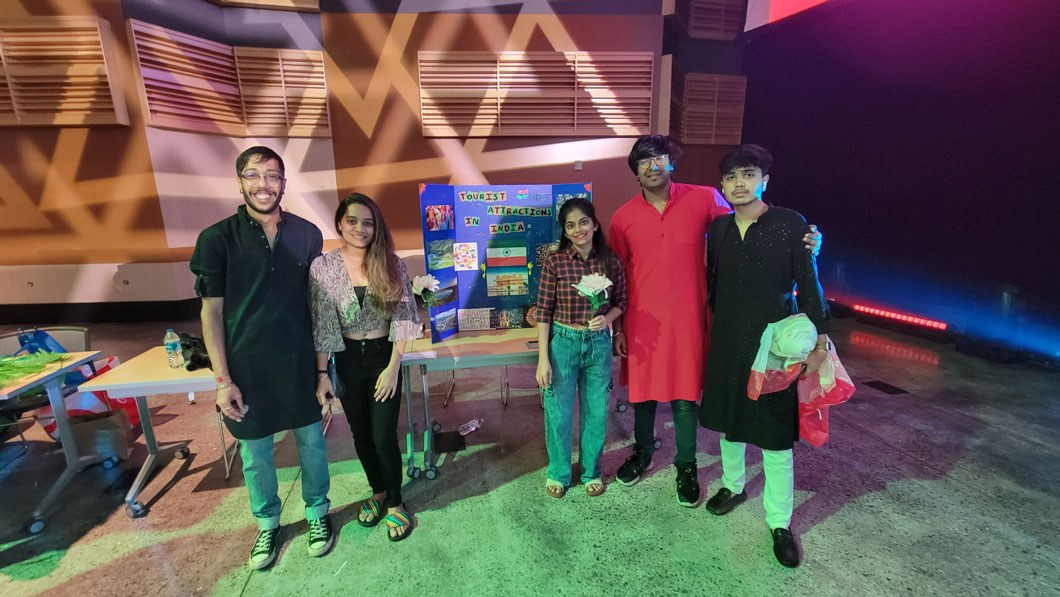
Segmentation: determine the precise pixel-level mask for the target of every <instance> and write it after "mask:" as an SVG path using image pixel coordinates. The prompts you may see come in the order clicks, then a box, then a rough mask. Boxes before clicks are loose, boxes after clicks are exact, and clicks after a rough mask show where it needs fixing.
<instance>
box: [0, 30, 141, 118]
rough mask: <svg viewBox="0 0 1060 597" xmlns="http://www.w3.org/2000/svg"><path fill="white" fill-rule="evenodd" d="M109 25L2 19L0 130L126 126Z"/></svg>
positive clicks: (0, 40) (125, 111)
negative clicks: (21, 127) (39, 127)
mask: <svg viewBox="0 0 1060 597" xmlns="http://www.w3.org/2000/svg"><path fill="white" fill-rule="evenodd" d="M116 72H117V65H116V56H115V54H114V40H113V37H112V36H111V32H110V26H109V25H108V24H107V22H106V21H103V20H101V19H99V18H96V17H87V16H86V17H71V16H56V17H31V18H24V19H17V20H15V19H10V20H8V19H4V20H0V125H4V126H86V125H104V124H124V125H127V124H129V114H128V112H127V110H126V107H125V98H124V96H123V95H122V91H121V86H120V84H119V81H120V78H119V77H117V76H116V75H115V73H116Z"/></svg>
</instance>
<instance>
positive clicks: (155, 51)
mask: <svg viewBox="0 0 1060 597" xmlns="http://www.w3.org/2000/svg"><path fill="white" fill-rule="evenodd" d="M130 29H131V30H132V36H133V40H134V45H135V48H136V56H137V60H138V63H139V68H140V78H141V81H142V83H143V85H142V91H143V96H144V105H145V106H146V107H147V108H146V109H147V120H148V124H149V125H151V126H157V127H162V128H175V129H180V130H191V131H200V132H207V133H219V134H225V135H230V136H270V137H276V136H280V137H327V136H330V134H331V130H330V124H329V119H328V106H327V88H326V85H325V81H324V55H323V52H313V51H302V50H278V49H273V48H244V47H235V48H233V47H232V46H228V45H225V44H221V43H217V42H213V41H209V40H206V39H202V38H199V37H195V36H192V35H187V34H184V33H180V32H177V31H172V30H169V29H165V28H163V27H158V26H156V25H151V24H148V23H144V22H141V21H136V20H133V21H130Z"/></svg>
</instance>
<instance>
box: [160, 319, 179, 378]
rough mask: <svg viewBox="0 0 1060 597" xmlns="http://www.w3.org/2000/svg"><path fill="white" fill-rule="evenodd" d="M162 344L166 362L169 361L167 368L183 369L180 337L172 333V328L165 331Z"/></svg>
mask: <svg viewBox="0 0 1060 597" xmlns="http://www.w3.org/2000/svg"><path fill="white" fill-rule="evenodd" d="M162 342H163V343H164V344H165V345H166V360H168V361H169V366H170V367H172V368H174V369H176V368H177V367H183V366H184V352H183V351H182V350H181V348H180V336H178V335H177V334H176V332H174V331H173V328H169V329H168V330H166V337H165V338H164V339H163V340H162Z"/></svg>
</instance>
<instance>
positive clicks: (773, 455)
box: [700, 145, 830, 566]
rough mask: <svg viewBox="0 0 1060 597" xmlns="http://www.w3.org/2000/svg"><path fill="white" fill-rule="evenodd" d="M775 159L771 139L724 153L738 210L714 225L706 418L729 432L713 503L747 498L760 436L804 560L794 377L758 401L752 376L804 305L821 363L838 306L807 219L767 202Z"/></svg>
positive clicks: (773, 525)
mask: <svg viewBox="0 0 1060 597" xmlns="http://www.w3.org/2000/svg"><path fill="white" fill-rule="evenodd" d="M771 162H772V156H771V155H770V154H769V152H768V151H766V150H765V149H764V148H762V147H759V146H757V145H741V146H740V147H737V148H735V149H733V150H732V151H730V152H729V153H728V154H727V155H726V156H725V158H724V159H723V160H722V163H721V173H722V193H723V194H724V195H725V198H726V199H727V200H728V201H729V202H730V203H731V204H732V205H733V208H734V209H735V213H733V214H731V215H728V216H725V217H722V218H719V219H717V220H715V221H714V222H713V223H712V224H711V226H710V228H709V231H708V237H707V276H708V288H710V305H711V307H712V309H713V311H714V320H713V326H712V328H711V334H710V349H709V354H708V357H707V367H706V374H705V380H704V388H703V404H702V408H701V409H700V422H701V423H702V425H703V426H704V427H707V428H709V429H713V430H715V431H719V432H721V433H722V434H723V435H722V438H721V456H722V469H723V473H722V485H723V486H722V488H721V489H720V490H719V491H718V493H717V494H716V495H715V496H714V497H712V498H711V499H710V500H708V501H707V509H708V510H709V511H710V512H712V513H714V514H719V515H720V514H726V513H728V512H730V511H731V510H732V509H733V508H735V507H736V506H737V505H739V504H740V503H741V502H743V501H744V500H745V499H746V493H745V491H744V484H745V481H746V474H745V468H744V451H745V448H746V445H747V444H748V443H750V444H753V445H755V446H758V447H759V448H761V449H762V463H763V471H764V473H765V477H766V484H765V490H764V492H763V502H764V506H765V510H766V523H767V524H768V525H769V528H770V532H771V533H772V535H773V547H774V554H775V555H776V557H777V560H779V561H780V563H781V564H784V565H785V566H796V565H798V563H799V560H800V555H799V552H798V547H797V545H796V543H795V538H794V536H793V535H792V534H791V532H790V530H789V528H788V527H789V526H790V523H791V514H792V507H793V502H794V463H793V460H792V446H793V445H794V443H795V441H796V440H798V438H799V421H798V393H797V389H796V385H795V384H792V385H791V386H790V387H789V388H788V389H786V390H783V391H780V392H775V393H772V394H763V395H762V396H760V397H759V399H758V400H757V401H755V400H751V399H749V398H748V397H747V381H748V378H749V376H750V374H751V365H752V363H753V362H754V358H755V355H756V354H757V353H758V349H759V343H760V340H761V338H762V332H763V331H764V330H765V328H766V325H768V324H770V323H773V322H777V321H780V320H782V319H784V318H785V317H787V316H789V315H792V314H794V313H805V314H806V315H807V316H808V317H809V318H810V320H811V321H812V322H813V323H814V325H815V326H816V328H817V332H818V334H819V336H818V345H817V348H816V349H815V350H814V351H813V352H811V353H810V356H809V357H808V358H807V361H806V368H807V371H808V372H812V371H815V370H816V369H817V367H819V366H820V365H821V363H822V362H823V361H824V358H825V357H826V356H827V347H828V336H827V333H828V331H829V324H830V315H829V311H828V304H827V303H826V302H825V299H824V293H823V291H822V289H821V285H820V283H819V282H818V280H817V263H816V258H815V257H814V255H813V254H812V253H811V252H808V251H806V250H805V249H803V242H802V237H803V235H804V234H805V233H806V231H807V230H809V226H808V225H807V224H806V220H804V219H803V217H802V216H801V215H799V214H798V213H797V212H794V211H791V210H788V209H783V208H780V207H770V206H769V205H767V204H765V203H763V202H762V193H763V192H764V191H765V187H766V184H767V183H768V181H769V175H768V172H769V166H770V164H771ZM796 288H797V289H798V294H797V296H796V293H795V290H796Z"/></svg>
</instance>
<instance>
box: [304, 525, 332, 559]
mask: <svg viewBox="0 0 1060 597" xmlns="http://www.w3.org/2000/svg"><path fill="white" fill-rule="evenodd" d="M333 545H335V533H334V532H332V530H331V519H330V518H328V515H327V514H325V515H323V516H321V517H320V518H314V519H313V520H310V521H309V555H311V556H313V557H314V558H319V557H320V556H322V555H324V554H326V553H328V552H329V551H331V547H332V546H333Z"/></svg>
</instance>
